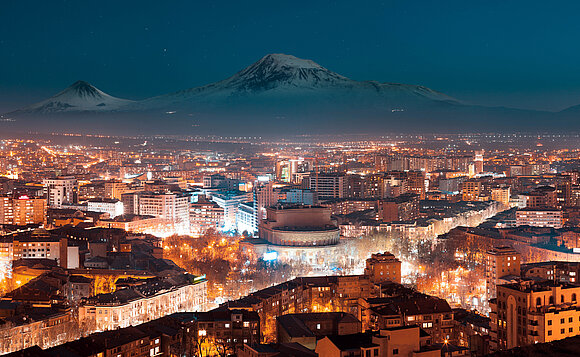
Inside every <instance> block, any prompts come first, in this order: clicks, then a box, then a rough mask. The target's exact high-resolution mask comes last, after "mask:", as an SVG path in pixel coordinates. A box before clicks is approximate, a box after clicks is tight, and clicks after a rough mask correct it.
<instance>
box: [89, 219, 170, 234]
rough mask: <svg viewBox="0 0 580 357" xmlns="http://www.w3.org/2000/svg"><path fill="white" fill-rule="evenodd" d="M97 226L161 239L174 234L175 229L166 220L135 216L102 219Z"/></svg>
mask: <svg viewBox="0 0 580 357" xmlns="http://www.w3.org/2000/svg"><path fill="white" fill-rule="evenodd" d="M96 226H97V227H103V228H118V229H122V230H124V231H127V232H133V233H146V234H154V235H158V236H161V237H164V236H167V235H171V234H173V227H172V225H171V224H170V222H169V221H167V220H166V219H164V218H159V217H153V216H139V215H134V214H128V215H122V216H117V217H115V218H111V219H100V220H98V221H97V222H96Z"/></svg>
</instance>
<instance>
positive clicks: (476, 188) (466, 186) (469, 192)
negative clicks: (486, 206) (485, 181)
mask: <svg viewBox="0 0 580 357" xmlns="http://www.w3.org/2000/svg"><path fill="white" fill-rule="evenodd" d="M481 191H482V187H481V181H478V180H467V181H463V182H462V183H461V196H462V198H461V199H462V200H463V201H479V200H480V195H481Z"/></svg>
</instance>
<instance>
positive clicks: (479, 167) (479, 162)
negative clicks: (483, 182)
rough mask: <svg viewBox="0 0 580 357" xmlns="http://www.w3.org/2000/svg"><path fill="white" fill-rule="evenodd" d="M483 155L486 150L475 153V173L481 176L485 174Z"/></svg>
mask: <svg viewBox="0 0 580 357" xmlns="http://www.w3.org/2000/svg"><path fill="white" fill-rule="evenodd" d="M483 154H484V150H476V151H475V158H474V162H475V173H476V174H480V173H482V172H483Z"/></svg>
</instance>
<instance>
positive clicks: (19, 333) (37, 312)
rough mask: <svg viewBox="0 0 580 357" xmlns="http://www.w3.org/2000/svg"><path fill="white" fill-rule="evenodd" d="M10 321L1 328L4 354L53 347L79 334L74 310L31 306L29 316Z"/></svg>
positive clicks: (0, 344)
mask: <svg viewBox="0 0 580 357" xmlns="http://www.w3.org/2000/svg"><path fill="white" fill-rule="evenodd" d="M10 320H12V322H10V323H4V324H3V325H4V326H2V327H0V353H1V354H5V353H10V352H14V351H18V350H22V349H25V348H30V347H33V346H40V347H42V348H50V347H53V346H56V345H59V344H61V343H65V342H67V341H70V340H72V339H75V338H78V337H79V331H78V325H77V324H76V322H75V317H74V312H73V310H72V309H68V310H64V311H63V310H58V309H54V308H46V307H45V308H29V312H28V314H27V315H26V316H19V317H12V318H10ZM32 355H35V354H32Z"/></svg>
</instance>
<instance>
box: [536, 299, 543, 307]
mask: <svg viewBox="0 0 580 357" xmlns="http://www.w3.org/2000/svg"><path fill="white" fill-rule="evenodd" d="M540 305H542V299H541V298H536V306H540Z"/></svg>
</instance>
